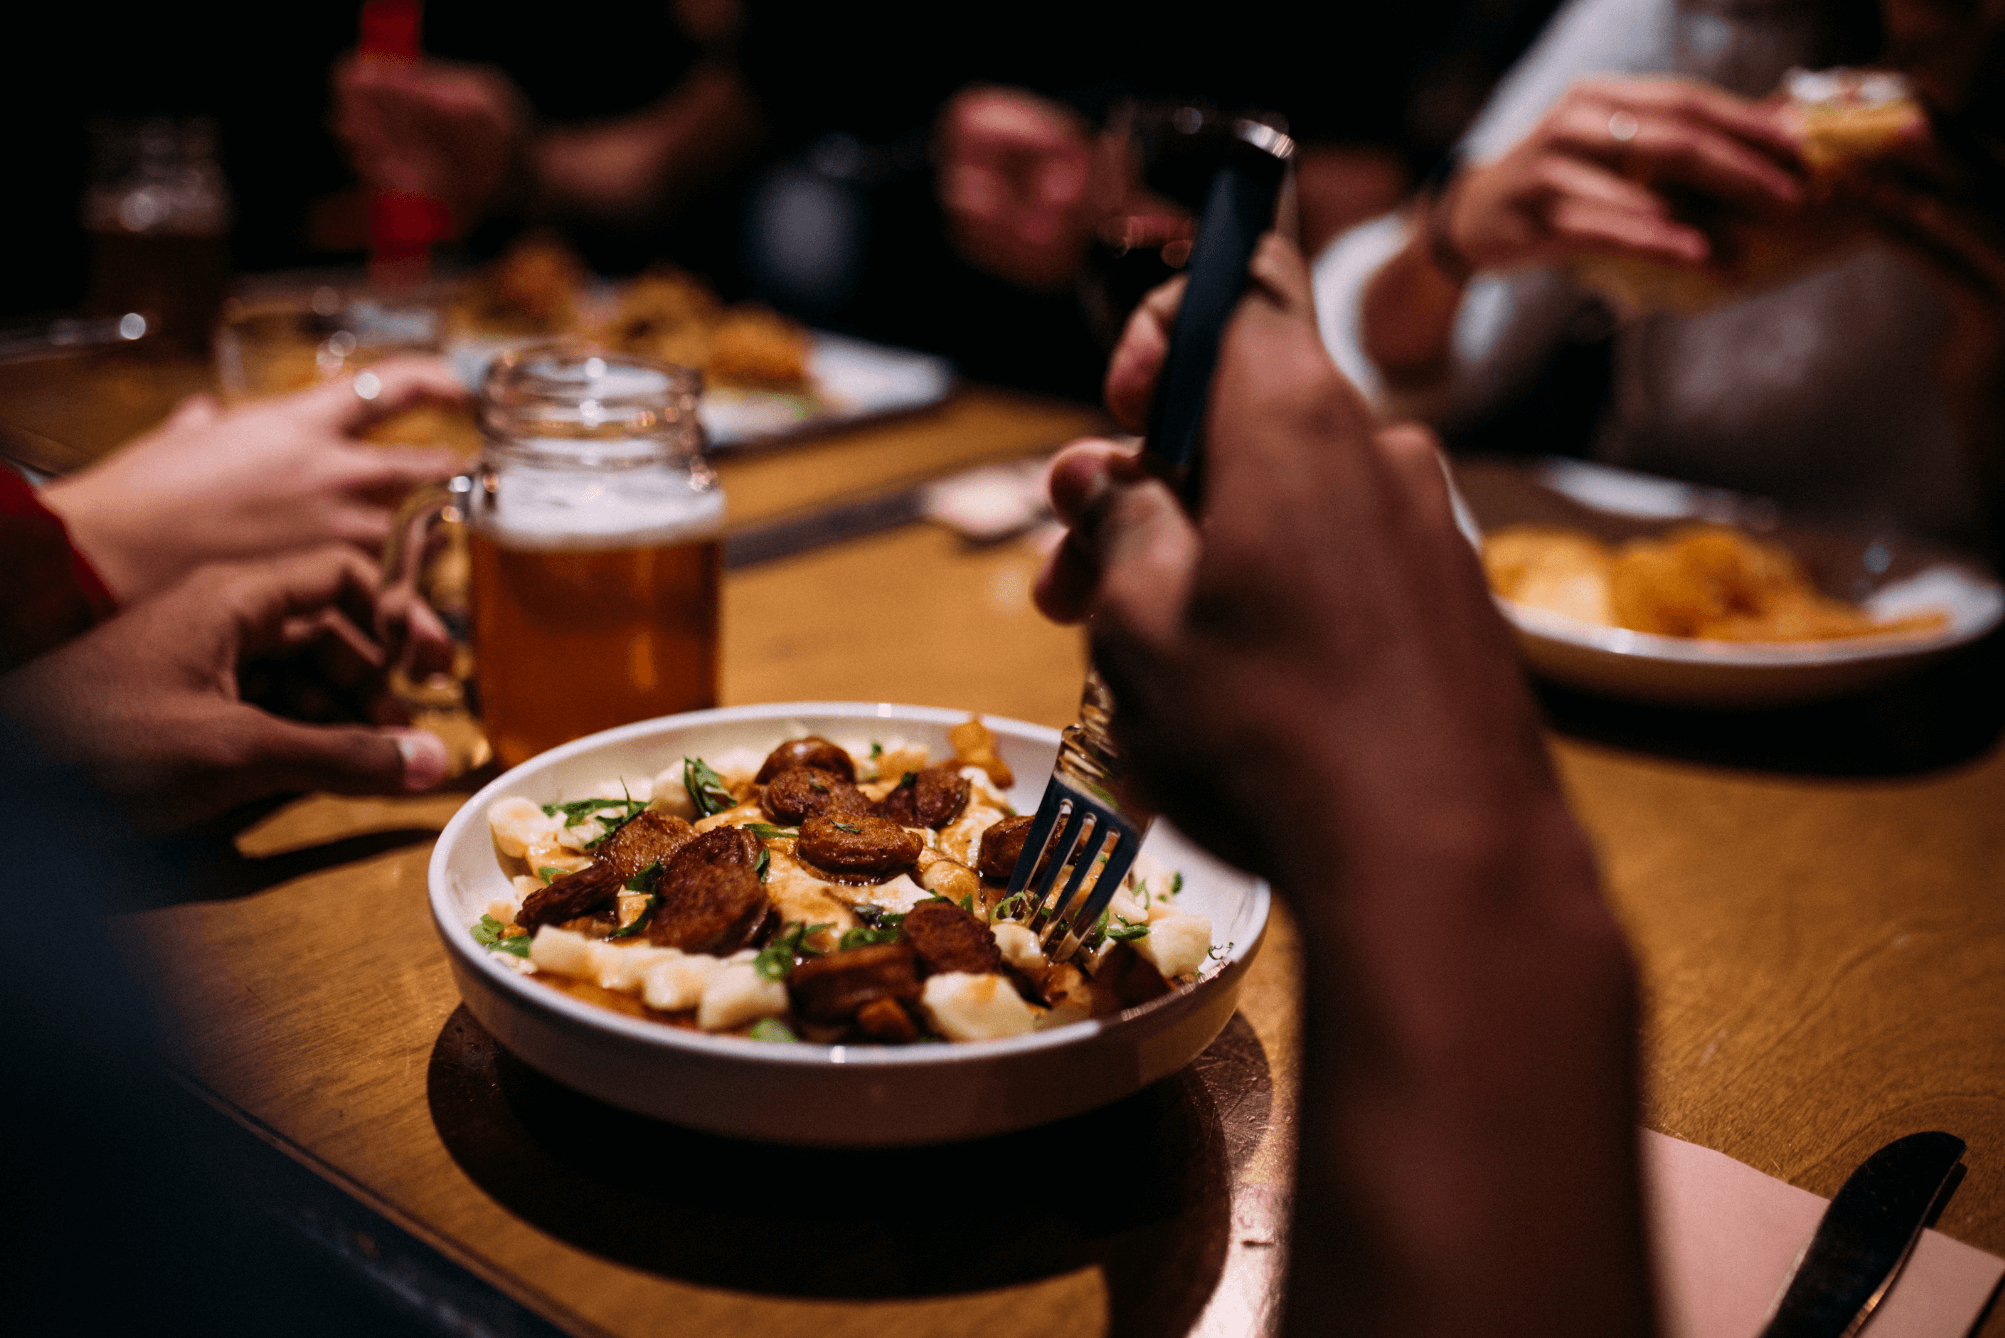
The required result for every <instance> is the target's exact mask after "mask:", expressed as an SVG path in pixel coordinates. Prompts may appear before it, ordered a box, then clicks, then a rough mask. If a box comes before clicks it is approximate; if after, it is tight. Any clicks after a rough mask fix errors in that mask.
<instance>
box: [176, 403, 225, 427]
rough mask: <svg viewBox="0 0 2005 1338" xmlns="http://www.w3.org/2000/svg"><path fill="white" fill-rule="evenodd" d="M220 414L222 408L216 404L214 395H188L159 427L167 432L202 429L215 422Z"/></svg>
mask: <svg viewBox="0 0 2005 1338" xmlns="http://www.w3.org/2000/svg"><path fill="white" fill-rule="evenodd" d="M221 413H222V407H221V406H220V405H218V404H217V403H216V397H215V396H214V395H190V396H189V397H188V398H187V399H185V400H182V401H181V403H180V404H178V405H176V406H175V408H174V412H173V413H171V414H169V415H168V417H167V421H166V422H165V423H162V424H161V427H162V428H164V429H168V430H172V429H174V428H204V427H207V426H208V425H209V424H211V423H213V422H215V421H216V419H217V418H218V417H219V416H220V415H221Z"/></svg>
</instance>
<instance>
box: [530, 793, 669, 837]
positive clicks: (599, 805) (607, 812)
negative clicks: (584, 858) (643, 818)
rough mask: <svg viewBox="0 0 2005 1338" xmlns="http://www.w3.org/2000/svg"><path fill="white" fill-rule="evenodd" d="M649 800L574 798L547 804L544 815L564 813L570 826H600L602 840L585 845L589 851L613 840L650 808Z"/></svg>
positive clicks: (565, 821)
mask: <svg viewBox="0 0 2005 1338" xmlns="http://www.w3.org/2000/svg"><path fill="white" fill-rule="evenodd" d="M647 803H648V801H647V800H645V799H636V798H634V797H633V796H632V795H628V796H626V797H625V798H623V799H573V800H571V801H569V802H567V803H562V804H545V805H543V812H544V814H545V815H546V816H548V817H552V818H554V817H556V816H557V815H558V814H560V813H561V814H562V815H563V817H564V825H565V826H566V827H582V826H584V825H585V824H586V823H588V822H596V823H598V824H599V826H600V828H601V831H600V833H599V835H598V837H597V838H596V839H594V840H592V841H588V842H586V844H585V848H586V849H587V850H596V849H597V848H598V847H600V846H602V845H604V844H605V843H606V842H607V841H608V840H610V839H612V835H613V833H614V832H616V831H618V830H619V829H620V828H622V827H624V826H626V825H627V824H628V823H629V822H632V821H633V820H634V819H635V818H637V817H639V816H640V815H641V812H642V811H643V810H644V809H646V808H647Z"/></svg>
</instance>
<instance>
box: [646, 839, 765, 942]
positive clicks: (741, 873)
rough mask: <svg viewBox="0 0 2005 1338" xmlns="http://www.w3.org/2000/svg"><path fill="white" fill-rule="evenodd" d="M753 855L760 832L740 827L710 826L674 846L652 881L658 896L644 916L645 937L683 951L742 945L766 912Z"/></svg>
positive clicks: (762, 885) (763, 890)
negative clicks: (650, 913) (648, 914)
mask: <svg viewBox="0 0 2005 1338" xmlns="http://www.w3.org/2000/svg"><path fill="white" fill-rule="evenodd" d="M758 858H759V838H757V837H756V836H753V835H752V833H750V832H748V831H746V830H744V829H743V828H741V827H716V828H713V829H711V830H710V831H707V832H705V833H703V834H702V835H701V836H698V837H696V838H695V839H693V840H691V841H690V842H689V843H688V844H686V845H684V846H683V847H682V849H680V850H678V851H676V852H675V854H674V856H673V857H672V858H671V859H670V860H669V861H668V863H667V864H666V865H665V866H664V867H663V868H662V871H661V881H660V882H659V883H658V884H656V886H655V891H656V893H657V894H658V895H659V896H660V897H661V901H660V902H659V903H658V904H657V905H656V906H655V908H654V918H653V919H651V920H649V921H648V926H647V937H648V941H649V942H650V943H654V944H656V945H657V946H659V947H664V948H680V949H682V950H683V951H684V952H709V953H718V954H724V953H731V952H736V951H737V950H738V949H739V948H741V947H743V946H744V945H745V943H746V941H747V940H749V939H750V938H751V936H752V935H753V934H754V933H755V932H757V930H758V928H759V925H760V923H761V922H762V921H764V919H765V918H766V885H765V884H764V883H762V882H760V881H759V875H758V874H757V873H756V872H754V864H755V861H756V860H757V859H758Z"/></svg>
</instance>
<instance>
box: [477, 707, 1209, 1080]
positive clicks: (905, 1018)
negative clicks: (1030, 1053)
mask: <svg viewBox="0 0 2005 1338" xmlns="http://www.w3.org/2000/svg"><path fill="white" fill-rule="evenodd" d="M950 740H951V742H952V745H953V748H954V755H953V757H951V758H948V759H945V760H943V761H940V762H938V763H935V762H934V761H933V760H932V759H931V758H930V757H929V755H928V753H927V750H926V749H924V748H922V747H918V746H914V745H912V744H909V743H907V742H906V741H905V740H903V739H898V738H891V739H859V740H848V741H845V742H843V743H837V742H835V741H833V740H830V739H826V738H822V737H820V736H817V735H812V734H803V735H801V736H800V737H795V738H789V739H785V740H783V741H781V742H780V743H779V744H778V745H777V746H776V747H774V748H773V750H772V751H771V752H770V753H768V754H766V755H765V756H764V757H763V758H762V757H760V756H759V755H758V754H757V753H756V752H745V753H742V754H740V753H732V754H725V755H718V756H714V757H710V758H701V757H688V758H682V759H679V760H677V761H676V762H675V763H674V764H673V765H671V766H669V767H667V768H666V769H665V770H663V771H662V772H660V773H659V774H658V775H655V776H652V777H624V778H612V779H609V780H607V781H605V782H603V783H601V784H598V785H594V786H592V787H591V788H590V789H589V790H587V791H586V792H585V793H583V794H581V795H580V796H578V797H576V798H571V799H563V800H558V801H555V802H552V803H547V804H538V803H535V802H533V801H531V800H529V799H525V798H521V797H513V798H508V799H503V800H500V801H498V802H497V803H495V804H494V805H493V806H492V807H490V808H489V810H488V812H487V819H488V826H489V828H490V830H491V832H492V835H493V838H494V845H495V851H496V854H497V857H498V858H499V859H500V860H501V861H502V863H503V866H504V868H505V869H506V870H507V871H508V873H509V874H510V876H511V882H512V889H513V891H512V895H510V896H508V897H506V898H497V899H496V900H495V901H493V902H492V903H491V904H490V905H489V906H488V907H487V911H486V914H484V915H483V916H481V918H480V921H479V922H478V923H477V924H475V925H474V926H472V929H471V932H472V935H473V937H474V939H475V941H476V942H478V943H479V944H481V946H483V947H485V948H487V949H488V950H490V951H491V952H493V953H495V954H497V955H498V956H499V957H500V959H501V960H503V961H505V962H508V963H509V964H510V965H512V966H514V967H515V968H516V969H519V970H521V971H524V972H526V973H528V974H530V975H532V976H534V977H535V978H537V979H538V980H541V981H544V982H546V983H547V984H549V985H550V986H551V987H552V988H555V989H560V990H563V991H565V992H567V993H569V994H572V995H574V996H576V997H580V998H583V999H586V1000H589V1001H591V1002H594V1003H597V1004H600V1005H602V1006H604V1007H607V1008H612V1009H616V1010H618V1011H621V1012H625V1013H629V1014H632V1015H635V1016H641V1017H647V1018H652V1019H655V1020H657V1021H660V1022H662V1023H664V1024H667V1025H671V1026H681V1027H690V1028H696V1029H700V1030H703V1031H707V1032H726V1033H733V1034H738V1035H745V1036H750V1037H753V1038H755V1039H760V1040H770V1041H796V1040H809V1041H816V1042H822V1043H834V1042H844V1043H856V1042H877V1043H885V1044H905V1043H911V1042H918V1041H929V1040H945V1041H977V1040H988V1039H994V1038H999V1037H1007V1036H1016V1035H1021V1034H1023V1033H1026V1032H1030V1031H1034V1030H1039V1029H1044V1028H1049V1027H1056V1026H1063V1025H1065V1024H1067V1023H1071V1022H1077V1021H1082V1020H1084V1019H1086V1018H1090V1017H1094V1016H1099V1015H1102V1014H1106V1013H1112V1012H1118V1011H1119V1010H1121V1009H1123V1008H1129V1007H1133V1006H1135V1005H1137V1004H1140V1003H1143V1002H1146V1001H1147V1000H1149V999H1151V998H1154V997H1157V996H1158V995H1162V994H1165V993H1167V992H1169V991H1170V990H1171V989H1173V988H1175V987H1176V986H1177V985H1179V984H1181V983H1184V982H1188V981H1193V980H1195V979H1197V978H1198V977H1199V976H1201V975H1202V974H1204V972H1205V970H1206V968H1207V967H1208V965H1209V964H1210V961H1211V957H1212V941H1211V922H1210V920H1209V919H1207V918H1206V917H1205V916H1203V915H1199V914H1193V913H1190V912H1187V911H1185V910H1183V909H1181V908H1180V907H1179V906H1178V904H1177V894H1178V892H1179V891H1180V890H1181V888H1182V882H1183V879H1182V876H1181V874H1179V873H1176V872H1174V871H1165V870H1161V869H1158V868H1155V867H1153V866H1152V865H1151V864H1150V863H1149V861H1148V858H1147V856H1146V855H1144V856H1143V857H1142V858H1141V859H1140V860H1138V861H1137V862H1136V866H1135V869H1134V871H1133V872H1131V873H1130V874H1129V875H1128V877H1127V879H1126V880H1125V882H1124V885H1123V886H1122V887H1121V888H1120V889H1119V890H1118V891H1116V892H1115V894H1114V897H1113V901H1112V904H1111V905H1110V907H1109V909H1108V911H1107V913H1106V914H1105V915H1104V916H1102V917H1101V919H1100V921H1099V922H1098V923H1096V924H1095V925H1093V926H1092V927H1091V929H1090V931H1089V932H1088V933H1087V934H1086V935H1085V937H1084V940H1083V942H1082V948H1081V951H1080V952H1078V953H1077V954H1075V955H1074V956H1073V957H1072V959H1071V960H1070V961H1067V962H1063V963H1055V962H1051V961H1049V960H1047V959H1046V957H1045V954H1044V952H1043V950H1042V948H1041V946H1040V934H1039V933H1038V927H1039V926H1038V925H1037V921H1036V919H1035V916H1034V914H1033V912H1034V911H1035V909H1036V908H1034V907H1027V906H1025V905H1023V904H1022V898H1021V897H1011V896H1008V895H1007V887H1008V884H1009V880H1010V874H1011V872H1012V871H1013V870H1014V868H1015V866H1016V862H1017V858H1018V856H1019V855H1020V854H1021V853H1022V851H1023V846H1024V840H1025V836H1026V835H1027V832H1028V829H1029V827H1030V824H1031V818H1030V816H1029V815H1024V814H1017V813H1015V812H1014V811H1013V810H1012V809H1011V808H1010V806H1009V803H1008V802H1007V800H1006V799H1005V798H1004V797H1003V795H1004V791H1006V790H1007V789H1008V787H1009V786H1010V785H1012V784H1014V777H1012V776H1011V775H1010V772H1009V769H1008V766H1007V764H1005V763H1004V762H1003V760H1002V758H1001V756H1000V753H999V752H998V750H997V747H996V741H995V738H994V736H993V735H992V734H990V732H989V731H988V729H987V728H986V727H985V726H983V725H982V724H981V722H980V721H979V720H969V721H967V722H965V723H964V724H961V725H959V726H956V727H955V728H954V729H953V730H952V731H951V732H950Z"/></svg>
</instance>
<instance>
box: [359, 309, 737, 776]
mask: <svg viewBox="0 0 2005 1338" xmlns="http://www.w3.org/2000/svg"><path fill="white" fill-rule="evenodd" d="M700 389H701V380H700V378H699V377H698V376H697V374H696V373H695V372H692V371H689V370H688V369H686V368H681V367H671V366H668V365H666V364H663V363H653V362H648V361H646V360H643V359H639V358H632V357H626V356H621V355H615V354H610V353H602V352H600V351H598V350H596V349H594V348H592V347H590V346H587V345H579V344H570V343H560V344H542V345H536V346H533V347H530V348H526V349H521V350H517V351H515V352H512V353H509V354H506V355H504V356H502V357H501V358H498V359H496V361H495V362H494V364H493V365H492V366H491V367H490V368H489V369H488V372H487V374H486V376H485V378H484V379H483V382H482V385H481V394H480V405H479V413H480V424H481V439H482V451H481V458H480V463H479V466H478V467H477V468H476V469H475V470H474V472H473V473H471V474H469V475H463V476H461V477H459V478H456V479H453V480H452V481H451V482H450V483H447V484H445V485H442V486H441V487H439V488H436V489H430V490H427V492H425V493H421V494H419V495H418V496H417V497H416V498H413V499H412V501H411V502H409V503H406V506H405V509H404V511H403V512H402V513H401V514H400V516H399V521H398V524H397V526H396V528H395V530H394V531H393V534H392V537H391V543H390V549H389V551H388V552H387V553H386V554H385V562H384V565H385V567H386V568H387V569H388V576H389V579H390V581H391V582H392V583H393V584H394V583H397V582H399V581H404V580H416V579H417V572H418V569H419V568H420V567H421V566H422V565H423V564H422V563H421V562H420V561H419V560H418V559H417V554H418V550H419V546H420V545H421V544H429V545H430V546H431V547H432V548H434V549H437V548H438V547H439V546H440V544H441V540H442V536H441V534H440V533H439V532H435V531H434V530H433V527H432V522H433V520H434V519H435V518H438V517H441V516H442V517H444V518H445V519H448V520H451V519H458V520H461V521H462V522H463V530H462V533H463V534H464V537H465V540H466V566H467V570H468V571H469V578H468V583H469V585H470V599H469V601H468V606H467V608H466V609H465V610H464V611H463V613H461V615H460V617H459V619H458V620H457V621H460V622H461V623H462V624H463V625H464V627H465V631H466V633H467V640H468V641H469V642H470V644H471V648H472V651H473V654H472V657H471V658H472V660H473V663H474V671H473V679H474V681H473V684H472V687H473V691H472V692H470V693H469V700H470V704H473V705H475V707H476V709H477V711H478V714H479V716H480V719H481V723H482V727H483V728H484V730H485V731H486V734H487V738H488V742H489V743H490V745H491V746H492V747H493V749H494V754H495V756H496V757H497V758H498V759H499V760H500V761H501V763H502V764H503V765H504V766H514V765H516V764H517V763H519V762H522V761H525V760H527V759H528V758H530V757H532V756H534V755H535V754H537V753H539V752H542V751H543V750H545V749H547V748H551V747H554V746H555V745H557V744H560V743H563V742H565V741H567V740H569V739H574V738H577V737H578V736H580V735H583V734H589V733H592V732H593V731H595V730H601V729H607V728H610V727H611V726H614V725H622V724H627V723H630V722H632V721H635V720H645V719H647V718H649V717H652V716H657V715H668V714H672V713H674V712H677V711H688V710H696V709H699V708H702V707H707V706H715V705H716V704H717V614H718V608H717V606H718V584H719V579H720V576H721V572H722V568H723V547H722V534H723V527H724V491H723V489H722V488H720V487H719V486H718V485H717V481H716V476H715V474H714V473H713V472H712V471H711V469H710V468H709V466H708V465H707V464H706V463H705V461H704V459H703V434H702V428H701V427H700V426H699V424H698V422H697V418H696V400H697V395H698V393H699V391H700ZM443 538H444V540H445V542H447V543H448V544H449V541H450V536H443ZM441 602H443V601H439V600H434V603H435V604H438V603H441ZM440 611H441V612H442V613H445V614H446V615H447V618H446V621H447V623H448V625H449V626H450V625H452V624H453V623H454V622H455V621H456V620H455V618H454V616H453V610H451V609H450V607H445V608H441V610H440Z"/></svg>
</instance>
